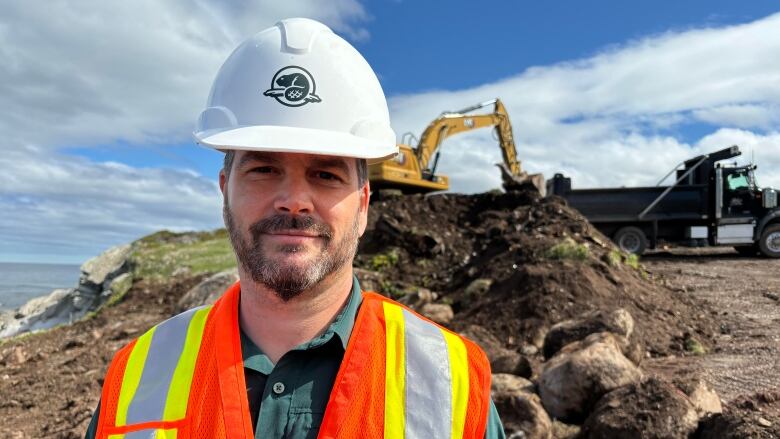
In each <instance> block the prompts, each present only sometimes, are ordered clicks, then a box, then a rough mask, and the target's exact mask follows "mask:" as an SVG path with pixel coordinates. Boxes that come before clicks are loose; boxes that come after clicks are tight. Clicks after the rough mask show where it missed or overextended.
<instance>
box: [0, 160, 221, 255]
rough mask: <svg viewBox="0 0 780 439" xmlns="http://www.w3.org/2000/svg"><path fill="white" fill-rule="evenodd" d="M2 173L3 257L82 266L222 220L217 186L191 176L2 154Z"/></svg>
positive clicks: (0, 219)
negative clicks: (160, 234) (150, 239)
mask: <svg viewBox="0 0 780 439" xmlns="http://www.w3.org/2000/svg"><path fill="white" fill-rule="evenodd" d="M0 169H3V170H4V172H3V173H2V174H0V188H2V190H0V212H3V215H2V216H0V258H2V259H11V257H12V255H13V257H14V258H16V260H25V261H34V260H36V257H44V258H46V259H55V260H68V261H70V262H81V261H83V260H85V259H86V258H87V257H90V256H91V255H94V254H96V253H98V252H99V251H100V250H101V249H105V248H107V247H109V246H112V245H116V244H119V243H123V242H127V241H128V240H130V239H134V238H138V237H140V236H143V235H145V234H148V233H151V232H154V231H156V230H160V229H168V230H174V231H183V230H200V229H204V228H215V227H217V226H219V225H220V224H221V221H222V216H221V212H222V211H221V200H222V197H221V195H220V192H219V188H218V187H217V184H216V183H215V182H214V181H213V180H210V179H206V178H204V177H201V176H198V175H194V174H193V173H192V172H189V171H179V170H172V169H154V168H133V167H130V166H126V165H123V164H119V163H111V162H108V163H94V162H91V161H89V160H86V159H81V158H77V157H71V156H66V155H59V154H56V153H54V154H52V153H49V152H40V151H38V152H36V151H34V150H27V151H7V152H5V153H4V154H3V155H2V156H0ZM38 260H40V259H38Z"/></svg>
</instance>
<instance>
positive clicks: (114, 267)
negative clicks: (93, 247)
mask: <svg viewBox="0 0 780 439" xmlns="http://www.w3.org/2000/svg"><path fill="white" fill-rule="evenodd" d="M129 255H130V244H124V245H119V246H116V247H112V248H110V249H108V250H106V251H104V252H103V253H101V254H100V255H98V256H95V257H94V258H92V259H90V260H88V261H87V262H85V263H83V264H82V265H81V279H80V280H79V284H80V285H83V286H85V287H94V289H97V290H100V291H102V290H104V289H108V284H109V283H110V282H111V280H112V279H113V278H114V277H116V276H118V275H119V274H121V273H124V272H125V271H127V257H128V256H129Z"/></svg>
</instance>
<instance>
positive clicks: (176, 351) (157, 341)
mask: <svg viewBox="0 0 780 439" xmlns="http://www.w3.org/2000/svg"><path fill="white" fill-rule="evenodd" d="M200 308H202V307H199V308H193V309H191V310H189V311H187V312H184V313H182V314H179V315H177V316H175V317H171V318H170V319H168V320H166V321H164V322H162V323H160V324H159V325H157V329H155V330H154V335H153V336H152V341H151V343H150V344H149V353H148V354H147V355H146V362H144V369H143V372H141V381H140V382H139V383H138V389H137V390H136V391H135V396H134V397H133V401H132V402H130V406H129V407H128V409H127V425H132V424H138V423H141V422H149V421H161V420H163V412H164V410H165V401H166V400H167V399H168V388H169V387H170V385H171V378H172V377H173V372H174V371H175V370H176V365H177V364H179V357H180V356H181V352H182V350H183V349H184V341H185V340H186V339H187V328H188V327H189V325H190V320H192V316H193V315H195V312H196V311H197V310H199V309H200ZM144 431H146V430H144ZM139 433H140V432H139ZM128 437H130V436H128ZM139 437H148V436H139Z"/></svg>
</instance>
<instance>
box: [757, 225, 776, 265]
mask: <svg viewBox="0 0 780 439" xmlns="http://www.w3.org/2000/svg"><path fill="white" fill-rule="evenodd" d="M758 248H760V249H761V253H763V254H764V256H768V257H770V258H780V224H772V225H771V226H767V228H766V229H764V232H763V233H762V234H761V240H760V241H758Z"/></svg>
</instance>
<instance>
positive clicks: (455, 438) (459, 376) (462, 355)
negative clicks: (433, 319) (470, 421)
mask: <svg viewBox="0 0 780 439" xmlns="http://www.w3.org/2000/svg"><path fill="white" fill-rule="evenodd" d="M441 332H442V334H444V341H445V342H446V343H447V353H448V354H449V357H450V376H451V377H452V439H461V438H462V437H463V428H464V426H465V425H466V408H467V407H468V403H469V362H468V355H467V353H466V345H465V344H464V343H463V340H462V339H461V338H460V337H459V336H457V335H455V334H453V333H451V332H449V331H445V330H442V331H441Z"/></svg>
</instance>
